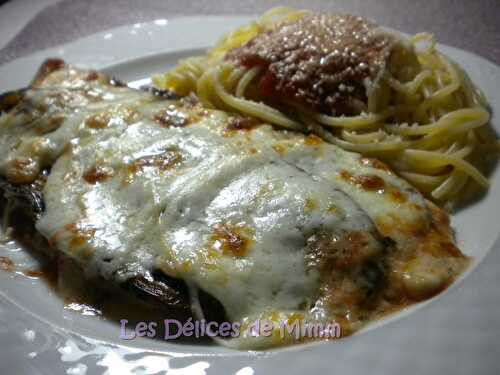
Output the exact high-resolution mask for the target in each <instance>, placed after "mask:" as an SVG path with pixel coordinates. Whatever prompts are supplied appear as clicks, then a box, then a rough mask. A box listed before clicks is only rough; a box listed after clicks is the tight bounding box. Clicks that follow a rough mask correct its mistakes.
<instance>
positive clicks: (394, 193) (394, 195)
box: [389, 188, 408, 203]
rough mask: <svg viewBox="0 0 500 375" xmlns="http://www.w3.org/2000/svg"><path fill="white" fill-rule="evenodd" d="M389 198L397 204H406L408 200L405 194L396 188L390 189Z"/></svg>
mask: <svg viewBox="0 0 500 375" xmlns="http://www.w3.org/2000/svg"><path fill="white" fill-rule="evenodd" d="M389 197H390V199H392V200H393V201H394V202H397V203H405V202H406V201H407V200H408V198H407V196H406V194H405V193H402V192H401V191H399V190H397V189H394V188H392V189H389Z"/></svg>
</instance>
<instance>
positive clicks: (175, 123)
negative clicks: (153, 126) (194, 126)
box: [154, 106, 196, 128]
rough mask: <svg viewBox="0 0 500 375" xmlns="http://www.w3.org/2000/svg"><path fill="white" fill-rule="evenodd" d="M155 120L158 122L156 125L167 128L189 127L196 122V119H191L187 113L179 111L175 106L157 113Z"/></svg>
mask: <svg viewBox="0 0 500 375" xmlns="http://www.w3.org/2000/svg"><path fill="white" fill-rule="evenodd" d="M154 120H155V121H156V123H158V124H160V125H161V126H164V127H167V128H169V127H174V128H181V127H184V126H188V125H189V124H191V123H192V122H194V121H196V119H193V118H190V116H189V115H188V114H187V113H185V112H183V111H180V110H178V109H177V108H176V107H174V106H169V108H167V109H163V110H161V111H159V112H158V113H156V114H155V115H154Z"/></svg>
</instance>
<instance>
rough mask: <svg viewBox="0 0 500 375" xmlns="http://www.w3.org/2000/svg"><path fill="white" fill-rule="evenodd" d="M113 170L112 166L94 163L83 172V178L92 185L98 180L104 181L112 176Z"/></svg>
mask: <svg viewBox="0 0 500 375" xmlns="http://www.w3.org/2000/svg"><path fill="white" fill-rule="evenodd" d="M113 175H114V171H113V169H112V168H109V167H106V166H100V165H96V166H94V167H92V168H90V169H88V170H87V171H85V173H84V174H83V176H82V177H83V179H84V180H85V181H86V182H87V183H89V184H92V185H95V184H97V183H99V182H103V181H106V180H107V179H109V178H110V177H113Z"/></svg>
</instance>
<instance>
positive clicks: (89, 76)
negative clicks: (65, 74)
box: [85, 70, 99, 81]
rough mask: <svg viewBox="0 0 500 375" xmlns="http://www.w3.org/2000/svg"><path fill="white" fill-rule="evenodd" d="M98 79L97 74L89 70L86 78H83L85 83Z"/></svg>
mask: <svg viewBox="0 0 500 375" xmlns="http://www.w3.org/2000/svg"><path fill="white" fill-rule="evenodd" d="M98 78H99V73H97V72H96V71H95V70H91V71H90V72H89V73H88V74H87V76H86V77H85V80H86V81H95V80H97V79H98Z"/></svg>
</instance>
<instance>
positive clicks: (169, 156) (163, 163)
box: [131, 150, 182, 172]
mask: <svg viewBox="0 0 500 375" xmlns="http://www.w3.org/2000/svg"><path fill="white" fill-rule="evenodd" d="M181 162H182V154H181V153H180V152H179V151H178V150H168V151H166V152H164V153H162V154H159V155H153V156H146V157H143V158H140V159H137V160H136V161H135V162H134V163H133V164H132V166H131V169H132V170H133V171H134V172H137V171H142V170H144V169H145V168H148V167H154V168H158V169H159V170H161V171H167V170H169V169H172V168H175V166H177V165H179V164H180V163H181Z"/></svg>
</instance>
